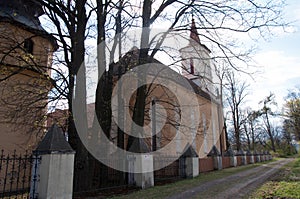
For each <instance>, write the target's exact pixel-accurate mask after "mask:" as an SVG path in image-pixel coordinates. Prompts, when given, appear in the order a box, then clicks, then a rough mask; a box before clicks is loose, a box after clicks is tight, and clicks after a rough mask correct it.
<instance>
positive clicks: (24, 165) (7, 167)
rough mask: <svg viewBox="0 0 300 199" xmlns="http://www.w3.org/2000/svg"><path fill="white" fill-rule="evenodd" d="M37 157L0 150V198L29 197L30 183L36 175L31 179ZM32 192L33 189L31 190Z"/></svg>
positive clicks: (33, 181) (34, 180)
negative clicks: (6, 152)
mask: <svg viewBox="0 0 300 199" xmlns="http://www.w3.org/2000/svg"><path fill="white" fill-rule="evenodd" d="M39 161H40V160H39V158H37V157H35V156H33V155H32V154H29V153H27V152H25V154H17V153H16V151H14V152H13V154H5V153H4V150H1V152H0V198H29V192H30V185H31V183H35V182H36V180H37V176H36V175H34V176H35V177H34V179H31V174H32V171H34V172H35V169H34V168H36V166H34V167H33V163H35V164H37V163H38V162H39ZM33 192H34V190H33Z"/></svg>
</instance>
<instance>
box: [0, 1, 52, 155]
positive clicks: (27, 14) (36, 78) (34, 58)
mask: <svg viewBox="0 0 300 199" xmlns="http://www.w3.org/2000/svg"><path fill="white" fill-rule="evenodd" d="M43 14H44V13H43V9H42V6H41V5H40V4H39V3H37V2H36V1H35V0H0V29H1V34H0V136H1V139H0V149H4V150H5V151H7V152H10V151H12V150H14V149H16V150H19V151H24V150H27V149H29V150H31V149H32V148H34V145H35V144H36V142H37V140H38V137H39V136H42V133H41V129H42V128H43V127H44V126H45V125H44V124H45V123H44V122H45V119H46V118H45V117H44V116H45V113H46V111H47V97H48V92H49V90H50V89H51V83H50V66H51V64H52V55H53V52H54V51H55V50H56V49H57V44H56V41H55V39H54V37H52V36H51V35H50V34H48V33H47V32H46V31H45V30H44V29H43V27H42V26H41V23H40V20H39V17H40V16H41V15H43Z"/></svg>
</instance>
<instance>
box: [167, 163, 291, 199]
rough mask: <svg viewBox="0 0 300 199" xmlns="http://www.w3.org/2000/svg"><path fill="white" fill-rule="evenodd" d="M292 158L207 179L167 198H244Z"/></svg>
mask: <svg viewBox="0 0 300 199" xmlns="http://www.w3.org/2000/svg"><path fill="white" fill-rule="evenodd" d="M291 161H292V159H283V160H279V161H276V162H272V163H269V164H264V165H262V166H259V167H256V168H253V169H249V170H247V171H243V172H240V173H237V174H234V175H231V176H227V177H224V178H221V179H218V180H213V181H209V182H206V183H203V184H201V185H200V186H197V187H194V188H192V189H189V190H187V191H184V192H182V193H180V194H176V195H173V196H171V197H169V198H168V199H183V198H184V199H187V198H205V199H207V198H212V199H218V198H221V199H226V198H228V199H229V198H230V199H232V198H234V199H236V198H245V197H246V196H247V195H249V194H250V193H251V192H252V191H254V189H256V188H257V187H259V186H260V185H261V184H263V183H264V182H266V181H267V180H268V179H270V178H271V177H272V176H274V175H275V174H276V173H277V172H278V171H279V169H280V168H281V167H282V166H284V165H285V164H287V163H289V162H291Z"/></svg>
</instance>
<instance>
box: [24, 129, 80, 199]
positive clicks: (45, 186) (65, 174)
mask: <svg viewBox="0 0 300 199" xmlns="http://www.w3.org/2000/svg"><path fill="white" fill-rule="evenodd" d="M34 154H35V155H36V156H37V158H39V160H40V163H39V165H38V166H37V169H36V170H35V172H33V174H32V175H34V176H32V179H36V180H35V182H34V183H32V185H33V186H31V190H30V198H40V199H44V198H72V193H73V169H74V156H75V151H74V150H73V149H72V148H71V146H70V145H69V143H68V142H67V141H66V140H65V137H64V136H63V132H62V130H61V129H60V128H59V127H58V126H57V125H56V124H54V125H53V126H52V127H51V128H50V129H49V131H48V132H47V134H46V136H45V137H44V139H43V140H42V141H41V143H40V144H39V145H38V147H37V149H36V150H35V151H34Z"/></svg>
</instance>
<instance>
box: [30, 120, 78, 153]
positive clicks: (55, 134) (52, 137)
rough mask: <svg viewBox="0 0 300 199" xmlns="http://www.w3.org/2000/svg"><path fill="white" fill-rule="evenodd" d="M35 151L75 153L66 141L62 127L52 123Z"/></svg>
mask: <svg viewBox="0 0 300 199" xmlns="http://www.w3.org/2000/svg"><path fill="white" fill-rule="evenodd" d="M35 153H38V154H51V153H75V151H74V150H73V149H72V147H71V146H70V144H69V143H68V142H67V141H66V139H65V136H64V135H63V132H62V130H61V128H59V127H58V126H57V125H56V124H54V125H52V126H51V128H50V129H49V130H48V132H47V134H46V135H45V137H44V139H43V140H42V141H41V142H40V144H39V145H38V147H37V149H36V150H35Z"/></svg>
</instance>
